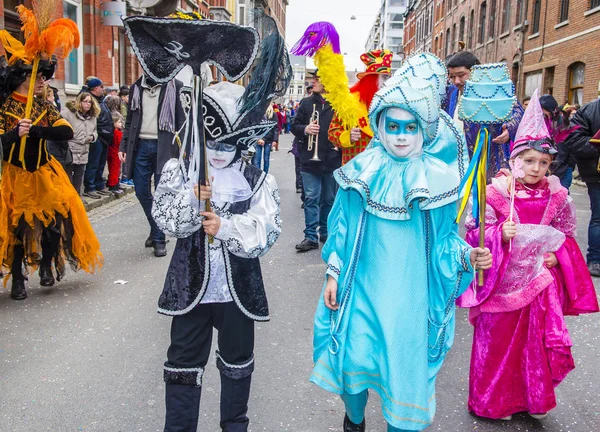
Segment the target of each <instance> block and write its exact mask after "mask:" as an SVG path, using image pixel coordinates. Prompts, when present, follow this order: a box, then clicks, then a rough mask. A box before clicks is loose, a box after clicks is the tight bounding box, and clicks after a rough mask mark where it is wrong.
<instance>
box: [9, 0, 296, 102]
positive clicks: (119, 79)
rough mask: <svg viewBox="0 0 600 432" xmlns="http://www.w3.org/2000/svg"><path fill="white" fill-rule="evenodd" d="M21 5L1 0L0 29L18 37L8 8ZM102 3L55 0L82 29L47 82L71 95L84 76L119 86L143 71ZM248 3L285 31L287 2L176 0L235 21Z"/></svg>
mask: <svg viewBox="0 0 600 432" xmlns="http://www.w3.org/2000/svg"><path fill="white" fill-rule="evenodd" d="M23 3H24V4H25V5H27V6H31V4H30V0H26V1H23V0H3V2H0V28H6V29H7V30H9V31H10V32H11V33H13V34H14V35H15V36H17V37H20V36H19V35H20V26H21V23H20V21H19V19H18V16H17V14H16V12H13V11H14V10H15V8H16V6H17V5H19V4H23ZM105 3H107V2H106V1H102V0H63V1H62V2H59V5H60V7H59V9H58V10H57V18H58V17H61V16H64V17H68V18H70V19H72V20H73V21H75V22H76V23H77V25H78V27H79V31H80V33H81V44H80V47H79V49H77V50H74V51H73V52H72V53H71V55H70V56H69V57H68V58H66V59H65V60H64V61H63V63H61V64H59V67H58V70H57V73H56V75H55V77H54V80H53V82H52V84H53V85H54V86H56V87H57V88H59V90H60V91H61V93H62V92H64V93H65V94H66V95H67V96H74V95H76V94H77V93H78V92H79V90H80V89H81V86H82V85H83V84H84V82H85V79H86V77H88V76H91V75H93V76H97V77H98V78H100V79H101V80H102V81H103V82H104V85H105V87H119V86H121V85H130V84H132V83H133V82H134V81H135V80H136V79H137V78H138V77H139V76H140V75H141V73H142V71H141V68H140V66H139V63H138V61H137V58H136V57H135V55H134V53H133V51H132V49H131V46H130V44H129V40H128V39H127V36H126V35H125V32H124V30H123V27H113V26H108V25H105V23H104V22H103V21H104V20H103V13H104V12H103V9H102V5H103V4H105ZM108 3H111V2H108ZM139 3H140V2H139V1H135V2H132V4H139ZM162 3H167V2H162ZM251 3H258V5H257V6H256V7H260V8H262V9H264V10H265V11H266V13H267V14H269V15H272V16H274V17H275V19H276V21H277V23H278V26H279V27H280V29H281V31H283V32H285V8H286V6H287V3H288V2H287V0H254V1H251V0H178V1H177V4H178V6H177V8H178V9H180V10H189V11H197V12H199V13H200V14H201V15H202V16H203V17H204V18H211V17H213V18H217V17H216V16H214V15H217V14H219V13H221V12H222V11H226V12H227V14H226V15H227V18H228V19H230V20H232V21H237V20H236V16H235V15H236V12H238V11H240V10H244V6H246V9H248V8H249V7H250V6H252V7H255V6H254V4H252V5H250V4H251ZM167 6H169V5H167ZM211 9H212V10H211ZM163 10H166V9H163ZM136 14H140V11H139V10H137V11H136V10H134V9H132V8H131V5H130V4H128V5H127V15H136ZM221 15H223V14H221ZM221 15H220V16H221ZM284 34H285V33H284Z"/></svg>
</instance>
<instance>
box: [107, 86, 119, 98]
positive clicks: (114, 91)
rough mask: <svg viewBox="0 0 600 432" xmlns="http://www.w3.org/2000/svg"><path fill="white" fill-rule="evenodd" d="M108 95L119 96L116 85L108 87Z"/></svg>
mask: <svg viewBox="0 0 600 432" xmlns="http://www.w3.org/2000/svg"><path fill="white" fill-rule="evenodd" d="M105 94H106V96H109V95H110V96H119V89H118V88H115V87H109V88H107V89H106V93H105Z"/></svg>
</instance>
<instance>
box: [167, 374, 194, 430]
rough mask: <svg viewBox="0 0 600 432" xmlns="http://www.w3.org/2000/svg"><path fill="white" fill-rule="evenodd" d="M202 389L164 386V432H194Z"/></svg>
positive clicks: (188, 386) (174, 385)
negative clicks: (165, 409)
mask: <svg viewBox="0 0 600 432" xmlns="http://www.w3.org/2000/svg"><path fill="white" fill-rule="evenodd" d="M201 394H202V387H199V386H194V385H184V384H168V383H167V384H166V387H165V405H166V408H167V413H166V418H165V430H164V432H196V431H197V429H198V416H199V413H200V395H201Z"/></svg>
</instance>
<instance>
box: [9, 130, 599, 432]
mask: <svg viewBox="0 0 600 432" xmlns="http://www.w3.org/2000/svg"><path fill="white" fill-rule="evenodd" d="M290 137H291V136H290V135H286V136H284V137H283V139H282V145H281V147H282V149H281V150H280V151H279V152H273V153H272V162H271V167H272V168H271V172H272V173H273V174H274V175H275V176H276V178H277V180H278V183H279V186H280V188H281V199H282V211H283V221H284V231H283V234H282V236H281V237H280V239H279V241H278V242H277V244H276V245H275V246H274V247H273V249H272V250H271V251H270V252H269V253H268V254H267V255H266V256H265V257H264V258H263V260H262V264H263V273H264V277H265V283H266V287H267V292H268V295H269V300H270V307H271V315H272V320H271V321H270V322H268V323H260V324H257V326H256V328H257V337H256V340H257V346H256V353H255V354H256V372H255V373H254V376H253V380H254V381H253V388H252V395H251V400H250V413H249V416H250V430H251V431H252V432H256V431H268V432H279V431H294V432H326V431H341V429H342V428H341V423H342V418H343V415H344V409H343V405H342V403H341V402H340V400H339V398H338V397H336V396H335V395H332V394H329V393H327V392H325V391H323V390H321V389H320V388H318V387H316V386H315V385H313V384H311V383H309V382H308V377H309V375H310V372H311V368H312V321H313V314H314V310H315V305H316V302H317V300H318V297H319V294H320V291H321V284H322V278H323V274H324V270H325V266H324V264H323V263H322V261H321V258H320V253H319V252H318V251H311V252H309V253H306V254H297V253H296V251H295V249H294V245H295V244H296V243H297V242H299V241H300V240H302V238H303V235H302V229H303V213H302V210H301V209H300V198H299V195H297V194H296V193H295V188H294V181H293V179H294V174H293V173H294V169H293V158H292V156H291V155H289V154H288V153H287V149H288V148H289V146H290V142H291V138H290ZM572 195H573V197H574V199H575V201H576V203H577V207H578V216H579V219H580V228H579V242H580V245H581V246H582V247H583V248H585V247H586V245H585V238H586V231H587V230H586V227H587V222H588V219H589V205H588V198H587V195H586V193H585V190H584V189H581V188H573V190H572ZM90 217H91V219H92V222H93V224H94V227H95V229H96V233H97V235H98V237H99V239H100V241H101V244H102V250H103V253H104V257H105V266H104V268H103V269H102V271H101V272H100V273H99V274H97V275H87V274H82V273H78V274H73V273H70V274H68V275H67V277H66V279H65V280H64V281H62V282H61V283H59V284H58V285H57V286H55V287H53V288H51V289H43V288H40V287H39V286H38V281H39V279H38V277H37V275H34V276H33V277H32V281H31V283H30V285H29V286H30V288H29V298H28V299H27V300H26V301H23V302H15V301H12V300H11V299H10V297H9V292H8V290H2V291H0V431H2V432H8V431H10V432H34V431H35V432H38V431H40V432H41V431H53V432H63V431H64V432H70V431H86V432H91V431H102V432H134V431H144V432H151V431H162V427H163V415H164V386H163V381H162V364H163V362H164V360H165V353H166V349H167V347H168V344H169V325H170V319H169V318H168V317H164V316H161V315H158V314H157V313H156V301H157V299H158V296H159V293H160V291H161V289H162V284H163V280H164V275H165V272H166V268H167V266H168V263H169V258H162V259H159V258H154V257H153V256H152V253H151V249H145V248H144V240H145V239H146V237H147V235H148V231H149V230H148V227H147V222H146V220H145V218H144V215H143V213H142V211H141V208H140V207H139V205H138V204H137V201H136V200H135V197H134V196H133V195H129V196H128V197H126V198H123V199H120V200H117V201H114V202H112V203H110V204H108V205H106V206H103V207H102V208H100V209H96V210H93V211H92V212H91V213H90ZM173 245H174V242H173V241H172V242H171V243H170V244H169V245H168V246H169V252H170V251H171V250H172V248H173ZM117 280H123V281H127V283H126V284H124V285H120V284H115V281H117ZM466 317H467V312H466V311H465V310H459V311H458V319H457V321H458V324H457V329H456V341H455V345H454V348H453V349H452V351H451V352H450V354H449V356H448V358H447V360H446V363H445V365H444V367H443V369H442V371H441V373H440V376H439V378H438V385H437V401H438V413H437V415H436V419H435V423H434V425H433V426H432V427H431V428H430V429H429V430H432V431H445V432H455V431H456V432H463V431H549V432H567V431H569V432H591V431H600V374H599V373H598V372H600V370H599V369H600V353H599V348H600V339H599V337H598V335H599V334H600V314H597V315H592V316H583V317H575V318H568V325H569V329H570V332H571V336H572V338H573V341H574V344H575V346H574V348H573V354H574V356H575V361H576V365H577V368H576V369H575V370H574V371H573V372H572V373H571V374H570V375H569V376H568V377H567V379H566V380H565V381H564V382H563V383H562V385H561V386H560V387H558V389H557V395H558V400H559V402H558V406H557V408H556V409H555V410H554V411H552V412H551V413H550V415H549V416H548V417H547V418H546V419H545V420H543V421H534V420H532V419H530V418H529V417H528V416H525V415H517V416H515V419H514V420H513V421H511V422H499V421H488V420H484V419H480V418H477V417H474V416H471V415H470V414H469V413H468V412H467V407H466V400H467V393H468V372H469V358H470V348H471V337H472V328H471V326H470V325H469V323H468V322H467V318H466ZM214 348H215V347H213V349H214ZM218 396H219V375H218V371H217V369H216V367H215V366H214V361H211V363H210V364H209V365H208V366H207V371H206V374H205V378H204V388H203V395H202V401H201V414H200V424H199V428H198V430H199V431H201V432H215V431H218V430H219V426H218V424H219V414H218V412H219V410H218ZM367 425H368V430H369V431H372V432H375V431H378V432H383V431H385V430H386V427H385V423H384V421H383V419H382V416H381V409H380V405H379V400H378V398H377V396H376V395H374V394H372V396H371V399H370V402H369V407H368V411H367Z"/></svg>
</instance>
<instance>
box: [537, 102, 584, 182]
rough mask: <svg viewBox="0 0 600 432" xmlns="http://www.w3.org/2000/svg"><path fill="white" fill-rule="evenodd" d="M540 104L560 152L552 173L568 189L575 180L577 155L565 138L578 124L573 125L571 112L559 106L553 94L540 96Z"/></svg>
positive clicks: (555, 159)
mask: <svg viewBox="0 0 600 432" xmlns="http://www.w3.org/2000/svg"><path fill="white" fill-rule="evenodd" d="M540 105H541V107H542V111H543V112H544V121H545V122H546V127H547V128H548V132H549V133H550V136H551V137H552V139H553V140H554V143H555V144H556V146H557V149H558V153H557V155H556V157H555V158H554V162H553V166H552V174H554V175H555V176H557V177H558V178H559V179H560V183H561V184H562V185H563V187H565V188H566V189H569V188H570V187H571V183H572V182H573V170H574V169H575V165H576V164H577V160H576V159H575V157H574V156H573V155H572V154H570V152H569V148H568V147H567V146H565V142H564V141H565V139H566V138H567V137H568V136H569V134H570V133H571V132H573V131H574V130H576V129H578V126H572V125H571V124H570V123H571V122H570V120H569V114H568V113H567V112H565V111H563V110H562V109H560V107H559V106H558V102H556V99H554V97H553V96H552V95H549V94H545V95H542V96H541V97H540Z"/></svg>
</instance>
